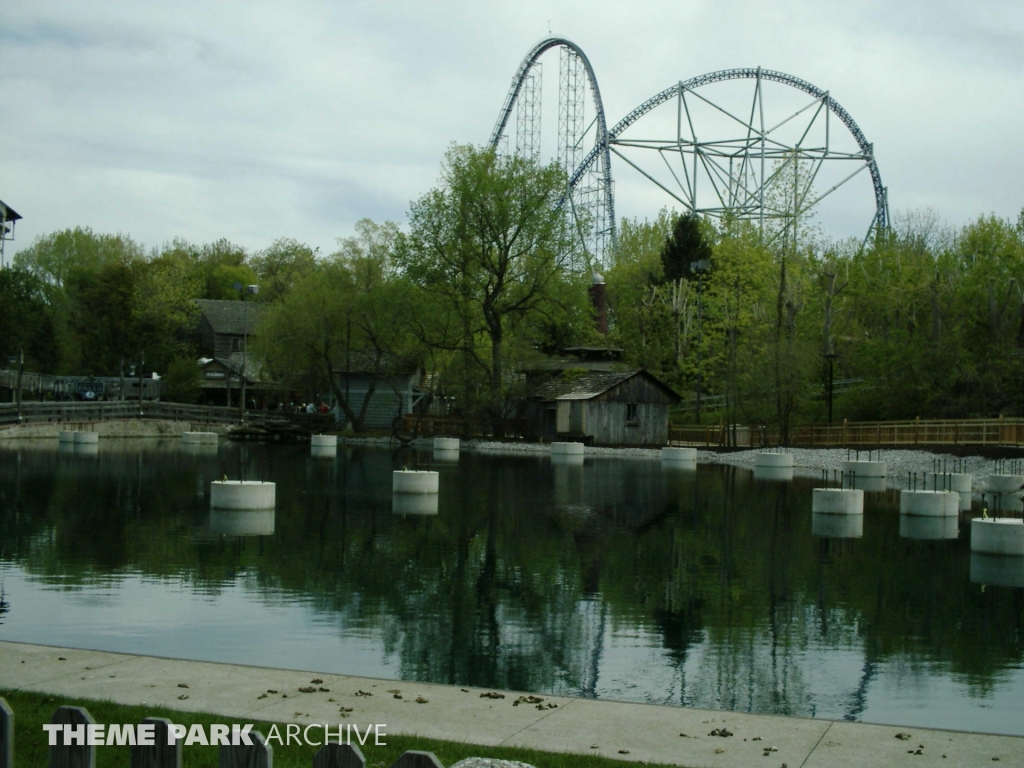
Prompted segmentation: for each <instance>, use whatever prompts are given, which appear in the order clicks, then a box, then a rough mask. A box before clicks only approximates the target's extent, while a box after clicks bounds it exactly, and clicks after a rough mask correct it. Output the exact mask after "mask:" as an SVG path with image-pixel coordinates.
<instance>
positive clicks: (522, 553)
mask: <svg viewBox="0 0 1024 768" xmlns="http://www.w3.org/2000/svg"><path fill="white" fill-rule="evenodd" d="M309 454H310V449H309V447H308V446H279V445H258V444H241V445H239V444H230V443H224V442H222V443H221V444H220V446H219V447H218V446H214V447H212V448H211V447H206V446H184V445H180V444H178V442H177V441H170V440H164V441H157V440H117V441H115V440H109V441H106V442H101V444H100V446H99V448H98V451H95V452H93V453H87V452H84V451H83V450H81V449H80V448H79V447H72V446H70V445H69V446H63V447H60V448H59V447H58V445H57V443H56V440H53V441H11V442H8V443H6V444H0V586H2V589H3V594H4V601H5V602H6V603H7V605H8V610H7V612H6V613H4V614H3V615H0V640H11V641H19V642H30V643H46V644H52V645H66V646H72V647H80V648H90V649H98V650H105V651H117V652H126V653H139V654H153V655H160V656H170V657H176V658H187V659H201V660H205V661H223V662H233V663H240V664H256V665H265V666H271V667H291V668H297V669H308V670H317V671H324V672H334V673H345V674H354V675H364V676H372V677H381V678H389V679H402V680H418V681H427V682H434V683H448V684H455V685H473V686H480V687H486V688H510V689H514V690H522V691H531V692H538V693H548V694H559V695H572V696H584V697H597V698H606V699H619V700H627V701H638V702H650V703H657V704H669V705H684V706H695V707H710V708H719V709H728V710H736V711H743V712H760V713H775V714H783V715H800V716H810V717H822V718H833V719H845V720H861V721H867V722H876V723H890V724H898V725H907V726H918V727H933V728H955V729H963V730H975V731H985V732H994V733H1007V734H1016V735H1024V717H1022V714H1024V589H1020V588H1015V587H1012V586H999V584H1000V583H1008V584H1012V583H1014V579H1016V578H1017V577H1018V576H1021V577H1022V578H1024V558H1021V559H1020V560H1021V561H1022V562H1021V563H1019V564H1016V565H1015V564H1014V563H1013V562H1011V563H1010V564H1009V569H1010V572H1009V574H1008V580H1007V581H1004V577H1007V574H1005V573H1003V574H1002V575H1000V574H999V573H996V574H995V575H991V574H992V567H993V566H992V564H991V563H985V562H981V561H975V562H974V563H972V556H971V553H970V550H969V540H968V535H969V524H968V523H967V520H968V518H969V513H965V514H964V515H963V517H962V519H961V521H960V523H959V528H958V530H957V529H955V528H954V529H953V531H952V532H951V533H947V534H945V535H955V536H956V537H955V538H938V539H929V538H915V537H920V536H934V535H942V534H941V533H939V534H936V532H935V531H929V530H924V529H918V528H915V527H914V526H913V525H911V526H910V527H908V526H907V521H906V520H904V521H903V522H904V526H903V529H902V530H901V520H900V515H899V514H898V509H899V501H898V496H897V493H896V492H895V491H886V492H880V493H867V494H865V514H864V517H863V527H862V531H860V532H857V531H844V530H842V529H841V528H837V527H836V525H835V523H834V521H832V523H831V528H827V527H822V525H823V524H822V523H821V521H817V522H816V521H815V520H814V519H813V518H812V514H811V489H812V488H813V487H814V486H815V485H817V484H818V483H817V482H816V481H812V480H809V479H806V478H804V479H801V478H797V479H796V480H793V481H790V482H778V481H763V480H758V479H755V478H754V477H753V476H752V473H751V472H749V471H746V470H742V469H737V468H734V467H726V466H721V465H701V466H700V467H699V469H698V470H697V471H696V472H693V471H685V470H674V469H664V468H663V467H662V466H661V463H660V462H658V461H657V460H654V461H652V460H645V459H637V458H608V457H604V456H602V457H594V458H591V457H589V456H588V457H587V459H586V462H585V463H584V465H583V466H573V465H564V464H553V463H552V460H551V458H550V457H548V456H547V455H545V454H516V455H498V454H488V453H477V452H470V451H466V450H463V451H462V452H461V455H460V456H459V458H458V461H457V462H454V463H451V462H445V463H442V462H436V461H435V459H434V457H433V455H432V453H431V452H429V451H427V452H415V451H411V450H405V451H402V452H392V451H391V450H388V449H385V448H378V447H341V448H339V449H338V452H337V455H336V457H334V458H327V459H324V458H312V457H311V456H310V455H309ZM403 466H404V467H408V468H418V469H435V470H437V471H439V472H440V494H439V496H438V503H437V509H436V513H435V514H402V513H396V512H395V511H394V509H393V503H392V495H391V472H392V471H393V470H394V469H400V468H402V467H403ZM224 475H227V476H229V477H231V478H239V477H245V478H248V479H269V480H273V481H274V482H275V483H277V508H276V510H275V511H274V512H273V513H270V514H269V515H268V514H263V515H253V516H252V517H251V518H249V519H246V520H243V521H242V522H239V521H238V520H237V519H235V518H231V517H230V516H225V515H223V514H221V513H216V512H211V511H210V509H209V484H210V482H211V481H212V480H215V479H219V478H221V477H222V476H224ZM826 522H828V521H826ZM246 525H248V526H249V528H248V529H247V528H246V527H245V526H246ZM815 529H817V533H818V534H822V533H827V534H830V535H816V533H815ZM850 533H854V534H856V533H860V536H859V537H843V536H845V535H847V534H850ZM972 566H973V567H974V569H975V575H974V578H975V580H974V581H972ZM997 566H999V567H1002V568H1003V570H1004V571H1005V570H1006V567H1005V566H1006V564H1005V563H1003V564H1001V565H1000V564H998V563H997ZM986 568H988V571H987V573H988V574H989V575H987V576H985V577H984V578H982V577H980V576H979V574H980V573H982V571H984V570H985V569H986ZM1018 568H1019V572H1018V571H1016V570H1014V569H1018ZM997 570H998V569H997ZM980 580H984V581H988V582H989V583H988V584H987V585H984V586H983V585H982V584H981V583H976V581H980ZM1017 583H1021V582H1019V581H1018V582H1017ZM2 685H3V681H2V680H0V686H2Z"/></svg>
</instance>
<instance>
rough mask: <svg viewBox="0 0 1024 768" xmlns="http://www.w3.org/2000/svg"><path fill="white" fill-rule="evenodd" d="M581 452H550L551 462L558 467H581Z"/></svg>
mask: <svg viewBox="0 0 1024 768" xmlns="http://www.w3.org/2000/svg"><path fill="white" fill-rule="evenodd" d="M583 458H584V456H583V454H582V453H552V454H551V463H552V464H554V465H555V466H559V467H582V466H583Z"/></svg>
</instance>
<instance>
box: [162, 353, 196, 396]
mask: <svg viewBox="0 0 1024 768" xmlns="http://www.w3.org/2000/svg"><path fill="white" fill-rule="evenodd" d="M201 383H202V380H201V379H200V373H199V363H197V362H196V361H195V360H193V359H191V358H185V357H179V358H177V359H176V360H172V361H171V363H170V365H168V366H167V373H165V374H164V377H163V387H162V394H163V398H164V399H165V400H170V401H171V402H173V403H188V404H189V405H191V404H192V403H194V402H195V401H196V400H198V399H199V387H200V384H201Z"/></svg>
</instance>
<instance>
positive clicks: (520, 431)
mask: <svg viewBox="0 0 1024 768" xmlns="http://www.w3.org/2000/svg"><path fill="white" fill-rule="evenodd" d="M491 427H492V425H491V424H490V423H487V422H484V421H478V420H474V421H469V422H467V421H466V420H465V419H463V418H460V417H458V416H429V415H419V414H416V415H411V416H405V417H404V418H403V419H402V431H403V432H407V433H409V434H415V435H453V436H454V435H459V436H470V435H472V436H476V435H487V434H490V433H491V431H492V429H491ZM502 427H503V429H504V432H505V437H523V436H524V434H525V431H526V420H525V419H503V420H502Z"/></svg>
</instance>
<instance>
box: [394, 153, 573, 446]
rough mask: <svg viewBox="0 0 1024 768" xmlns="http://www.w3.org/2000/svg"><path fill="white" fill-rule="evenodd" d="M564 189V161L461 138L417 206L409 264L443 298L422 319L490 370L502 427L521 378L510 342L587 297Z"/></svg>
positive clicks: (427, 329) (494, 416) (437, 341)
mask: <svg viewBox="0 0 1024 768" xmlns="http://www.w3.org/2000/svg"><path fill="white" fill-rule="evenodd" d="M564 191H565V176H564V174H563V172H562V171H561V170H560V169H559V167H558V165H557V164H555V163H552V164H551V165H547V166H540V165H538V164H537V163H536V162H534V161H532V160H530V159H525V158H521V157H515V156H499V155H498V154H496V153H495V152H494V151H492V150H490V149H480V148H476V147H471V146H454V147H452V148H451V149H450V150H449V152H448V154H447V155H446V159H445V163H444V165H443V167H442V172H441V185H440V186H439V187H438V188H436V189H434V190H432V191H430V192H428V193H427V194H426V195H424V196H423V197H422V198H420V199H419V200H418V201H416V202H414V203H413V204H412V207H411V209H410V213H409V219H410V230H411V231H410V235H409V237H408V239H407V240H405V241H404V247H403V248H402V249H400V251H399V252H400V254H401V261H400V267H401V269H402V270H403V271H404V272H405V274H407V275H408V276H409V278H410V279H411V280H412V282H413V283H414V284H415V285H417V286H418V287H420V288H421V289H422V290H424V291H425V292H426V293H427V294H429V295H430V296H431V297H433V299H435V301H434V302H433V303H432V304H431V312H432V313H434V314H433V315H432V316H430V317H426V316H422V315H421V316H420V318H419V321H420V325H419V327H420V329H421V332H422V334H423V336H424V338H425V339H426V340H427V341H428V342H429V343H430V344H431V345H432V346H434V347H436V348H441V349H449V350H457V351H459V352H460V353H461V354H462V356H463V357H464V359H465V360H466V361H467V364H468V365H471V366H473V367H474V368H476V369H477V370H478V371H480V372H481V373H482V374H483V376H484V377H485V379H486V384H485V386H486V388H487V393H488V398H487V399H488V412H489V416H490V419H491V421H492V424H493V430H494V433H495V434H496V435H501V434H502V432H503V429H502V417H503V415H504V413H503V410H504V409H503V404H504V394H505V392H506V391H507V389H508V387H509V386H510V384H511V377H510V376H509V373H510V371H509V370H508V369H507V367H506V364H507V361H508V351H509V347H510V346H512V345H513V344H514V342H515V339H516V337H517V336H519V337H520V338H521V337H522V335H523V334H529V332H530V330H531V326H534V328H535V327H536V325H537V324H538V323H539V322H540V321H543V320H551V319H553V318H555V317H558V316H561V317H567V316H570V315H573V314H574V313H573V309H572V308H573V307H576V308H577V310H578V307H579V306H580V304H579V302H580V300H581V299H582V300H583V301H585V295H586V294H585V292H584V289H583V286H582V285H581V284H580V283H579V281H576V282H575V283H574V282H573V281H572V280H571V278H570V277H569V275H568V274H567V271H566V269H565V265H567V264H569V263H571V257H572V256H573V253H572V249H573V248H574V247H576V246H575V245H574V244H573V242H574V241H573V238H572V237H571V233H570V231H569V229H568V227H567V225H566V218H565V214H564V211H562V210H561V208H560V207H559V201H560V200H561V197H562V195H563V194H564ZM577 322H578V320H577ZM578 330H579V332H580V333H583V332H585V331H584V330H583V329H582V328H579V329H578ZM481 342H482V343H481Z"/></svg>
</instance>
